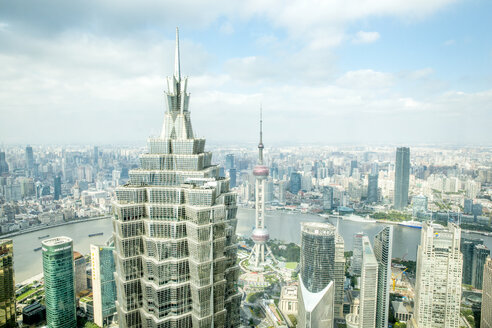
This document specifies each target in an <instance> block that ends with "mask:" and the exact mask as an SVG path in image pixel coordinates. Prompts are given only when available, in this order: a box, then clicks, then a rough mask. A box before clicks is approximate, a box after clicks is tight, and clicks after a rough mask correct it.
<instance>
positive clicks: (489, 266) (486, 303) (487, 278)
mask: <svg viewBox="0 0 492 328" xmlns="http://www.w3.org/2000/svg"><path fill="white" fill-rule="evenodd" d="M480 327H481V328H492V258H490V256H489V257H488V258H487V260H486V261H485V265H484V268H483V290H482V316H481V319H480Z"/></svg>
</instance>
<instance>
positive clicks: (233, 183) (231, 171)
mask: <svg viewBox="0 0 492 328" xmlns="http://www.w3.org/2000/svg"><path fill="white" fill-rule="evenodd" d="M236 179H237V172H236V169H235V168H232V169H229V180H230V183H229V184H230V187H231V188H235V187H236Z"/></svg>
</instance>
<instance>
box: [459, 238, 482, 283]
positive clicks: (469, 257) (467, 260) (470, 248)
mask: <svg viewBox="0 0 492 328" xmlns="http://www.w3.org/2000/svg"><path fill="white" fill-rule="evenodd" d="M477 245H483V239H471V238H461V243H460V250H461V253H462V254H463V279H462V283H464V284H465V285H472V284H473V282H472V280H473V276H474V271H473V256H474V253H475V246H477Z"/></svg>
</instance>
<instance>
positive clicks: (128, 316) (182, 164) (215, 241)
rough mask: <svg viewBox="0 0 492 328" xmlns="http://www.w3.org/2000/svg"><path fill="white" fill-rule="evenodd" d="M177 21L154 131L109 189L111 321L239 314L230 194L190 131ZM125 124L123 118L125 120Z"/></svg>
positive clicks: (211, 319)
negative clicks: (121, 181) (159, 123)
mask: <svg viewBox="0 0 492 328" xmlns="http://www.w3.org/2000/svg"><path fill="white" fill-rule="evenodd" d="M187 82H188V79H187V78H182V77H181V73H180V64H179V41H178V31H177V30H176V62H175V72H174V76H173V77H171V78H169V80H168V89H169V90H168V92H167V93H166V103H167V111H166V113H165V116H164V125H163V128H162V133H161V135H160V136H159V137H153V138H150V139H149V140H148V147H149V152H148V153H146V154H142V155H141V156H140V168H138V169H134V170H131V171H130V172H129V177H130V179H129V181H128V183H127V184H125V185H122V186H120V187H118V188H117V189H116V201H115V203H114V213H115V215H114V219H113V231H114V232H113V237H114V246H115V264H116V265H115V268H116V272H115V282H116V288H117V301H116V310H117V312H118V324H119V327H123V328H126V327H134V328H192V327H193V328H210V327H221V328H231V327H237V326H238V325H239V324H240V322H239V321H240V320H239V306H240V301H241V294H239V292H238V289H237V278H238V274H239V267H238V265H237V264H236V260H237V244H236V224H237V219H236V212H237V205H236V194H235V193H234V192H232V191H231V190H230V188H229V179H228V178H223V177H220V176H219V167H218V166H216V165H212V163H211V161H212V153H211V152H208V151H205V139H203V138H197V137H195V136H194V133H193V129H192V125H191V119H190V111H189V110H188V105H189V97H190V95H189V93H187ZM129 128H131V127H129Z"/></svg>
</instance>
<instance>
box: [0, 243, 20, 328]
mask: <svg viewBox="0 0 492 328" xmlns="http://www.w3.org/2000/svg"><path fill="white" fill-rule="evenodd" d="M14 285H15V284H14V251H13V243H12V240H10V239H5V240H0V327H16V326H17V324H16V320H15V288H14Z"/></svg>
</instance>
